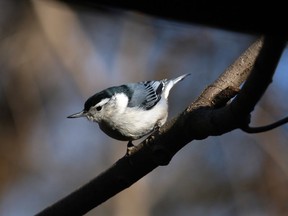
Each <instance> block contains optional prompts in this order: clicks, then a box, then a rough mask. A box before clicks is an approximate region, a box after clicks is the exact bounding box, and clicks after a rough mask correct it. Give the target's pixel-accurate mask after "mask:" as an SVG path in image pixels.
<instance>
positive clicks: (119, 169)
mask: <svg viewBox="0 0 288 216" xmlns="http://www.w3.org/2000/svg"><path fill="white" fill-rule="evenodd" d="M284 46H285V43H284V40H283V39H282V38H281V40H280V41H279V38H276V40H274V38H268V39H266V38H265V40H263V38H261V39H259V40H257V41H256V42H255V43H254V44H252V45H251V46H250V48H248V49H247V50H246V51H245V52H244V53H243V54H242V55H241V56H240V57H239V58H238V59H237V60H236V61H235V62H234V63H233V65H231V66H230V67H229V68H228V69H227V70H226V71H225V72H224V73H223V74H222V75H221V76H220V77H219V78H218V79H217V80H216V81H215V82H214V83H213V84H211V85H209V86H208V87H207V88H206V89H205V90H204V91H203V93H202V94H201V95H200V96H199V98H198V99H197V100H196V101H194V102H193V103H192V104H191V105H190V106H189V107H188V108H187V109H186V110H185V111H184V112H182V113H181V114H180V115H179V116H178V117H175V118H174V119H172V120H171V121H169V122H167V123H166V124H165V125H164V126H163V127H161V128H160V129H159V130H158V131H156V132H155V133H153V134H152V135H151V136H149V137H148V138H147V139H146V140H144V141H143V142H142V143H140V144H139V145H137V146H136V147H135V148H134V149H133V152H131V154H130V155H129V156H127V157H123V158H121V159H120V160H118V161H117V162H116V163H115V164H114V165H113V166H112V167H110V168H109V169H108V170H106V171H105V172H103V173H102V174H100V175H99V176H97V177H96V178H95V179H93V180H92V181H91V182H89V183H88V184H86V185H84V186H83V187H81V188H80V189H78V190H76V191H75V192H73V193H71V194H70V195H68V196H67V197H65V198H63V199H62V200H60V201H59V202H57V203H55V204H54V205H52V206H51V207H48V208H46V209H44V210H43V211H42V212H40V213H39V214H37V215H38V216H43V215H83V214H85V213H87V212H88V211H90V210H91V209H93V208H95V207H96V206H98V205H100V204H101V203H103V202H104V201H106V200H107V199H109V198H111V197H112V196H114V195H115V194H117V193H118V192H120V191H122V190H124V189H126V188H128V187H129V186H131V185H132V184H133V183H135V182H136V181H138V180H139V179H140V178H142V177H143V176H145V175H146V174H148V173H149V172H151V171H152V170H153V169H155V168H156V167H158V166H160V165H167V164H168V163H169V162H170V160H171V158H172V157H173V156H174V155H175V154H176V153H177V152H178V151H179V150H180V149H181V148H182V147H184V146H185V145H186V144H187V143H189V142H191V141H192V140H194V139H204V138H206V137H207V136H211V135H221V134H223V133H227V132H229V131H231V130H233V129H236V128H243V127H244V128H245V126H246V125H248V123H249V120H250V119H249V117H250V112H252V111H253V109H254V107H255V105H256V104H257V102H258V101H259V99H260V98H261V96H262V94H263V93H264V91H265V90H266V88H267V87H268V85H269V83H270V82H271V78H272V75H273V73H274V70H275V67H276V65H277V63H278V60H279V58H280V55H281V53H282V50H283V48H284ZM273 47H274V48H273ZM259 53H260V54H259ZM258 54H259V55H258ZM257 56H258V57H257ZM268 57H269V58H268ZM256 59H257V62H256V63H255V60H256ZM254 63H255V64H254ZM261 64H263V65H261ZM253 65H255V66H253ZM250 73H251V74H250ZM249 74H250V75H249ZM248 76H249V79H248V81H247V82H246V83H245V85H244V87H243V88H242V89H241V90H240V92H239V93H238V91H239V88H240V86H241V84H242V83H243V82H244V81H245V80H246V79H247V77H248ZM236 94H237V97H236V98H235V99H234V100H233V101H232V102H231V103H230V104H228V105H226V103H227V101H229V100H230V99H231V98H232V97H234V96H235V95H236Z"/></svg>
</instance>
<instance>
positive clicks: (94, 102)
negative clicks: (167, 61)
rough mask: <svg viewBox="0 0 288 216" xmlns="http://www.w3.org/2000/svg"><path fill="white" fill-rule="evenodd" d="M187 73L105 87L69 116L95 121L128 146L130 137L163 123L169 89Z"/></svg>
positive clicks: (165, 118) (130, 141)
mask: <svg viewBox="0 0 288 216" xmlns="http://www.w3.org/2000/svg"><path fill="white" fill-rule="evenodd" d="M188 75H189V74H184V75H182V76H179V77H177V78H175V79H169V80H167V79H163V80H159V81H156V80H153V81H144V82H138V83H128V84H124V85H120V86H114V87H110V88H107V89H105V90H103V91H101V92H99V93H96V94H95V95H93V96H91V97H90V98H89V99H88V100H87V101H86V102H85V105H84V110H83V111H81V112H78V113H75V114H73V115H70V116H68V118H78V117H87V119H88V120H90V121H94V122H97V123H98V124H99V127H100V128H101V130H102V131H103V132H105V133H106V134H107V135H108V136H110V137H112V138H114V139H117V140H122V141H129V143H128V146H131V145H132V140H137V139H140V138H141V137H143V136H145V135H147V134H149V133H151V132H152V131H153V130H154V129H155V128H158V127H161V126H162V125H163V124H164V123H165V122H166V120H167V116H168V95H169V92H170V90H171V88H172V87H173V86H174V85H175V84H176V83H178V82H179V81H181V80H183V79H184V78H185V77H186V76H188ZM132 146H133V145H132Z"/></svg>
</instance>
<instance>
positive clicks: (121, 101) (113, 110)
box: [86, 93, 128, 124]
mask: <svg viewBox="0 0 288 216" xmlns="http://www.w3.org/2000/svg"><path fill="white" fill-rule="evenodd" d="M127 104H128V97H127V96H126V95H125V94H123V93H122V94H121V93H120V94H119V93H118V94H116V95H114V96H112V97H111V98H104V99H102V100H101V101H100V102H99V103H98V104H96V105H95V106H93V107H91V108H90V110H89V111H88V112H87V113H86V116H87V118H88V120H90V121H95V122H98V123H99V122H101V121H102V120H106V121H107V122H111V121H117V116H118V115H121V113H123V112H124V111H125V110H126V108H127ZM111 124H113V122H111Z"/></svg>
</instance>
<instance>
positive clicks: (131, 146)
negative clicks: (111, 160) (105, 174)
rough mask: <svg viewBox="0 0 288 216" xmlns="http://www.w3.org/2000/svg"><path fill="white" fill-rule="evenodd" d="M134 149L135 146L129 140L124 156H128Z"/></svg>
mask: <svg viewBox="0 0 288 216" xmlns="http://www.w3.org/2000/svg"><path fill="white" fill-rule="evenodd" d="M134 148H135V146H134V145H133V143H132V141H131V140H130V141H129V142H128V143H127V151H126V155H125V156H130V155H131V153H132V151H133V149H134Z"/></svg>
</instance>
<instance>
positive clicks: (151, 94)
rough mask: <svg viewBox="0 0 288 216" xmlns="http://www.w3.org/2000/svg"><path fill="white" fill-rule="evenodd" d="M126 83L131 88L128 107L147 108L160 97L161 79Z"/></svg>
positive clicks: (153, 104)
mask: <svg viewBox="0 0 288 216" xmlns="http://www.w3.org/2000/svg"><path fill="white" fill-rule="evenodd" d="M128 85H130V86H129V87H131V89H133V93H132V95H131V98H130V101H129V103H128V107H136V106H138V107H141V108H143V109H146V110H149V109H151V108H152V107H154V106H155V105H156V104H157V103H158V101H159V100H160V99H161V94H162V91H163V82H161V81H146V82H140V83H134V84H128Z"/></svg>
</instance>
